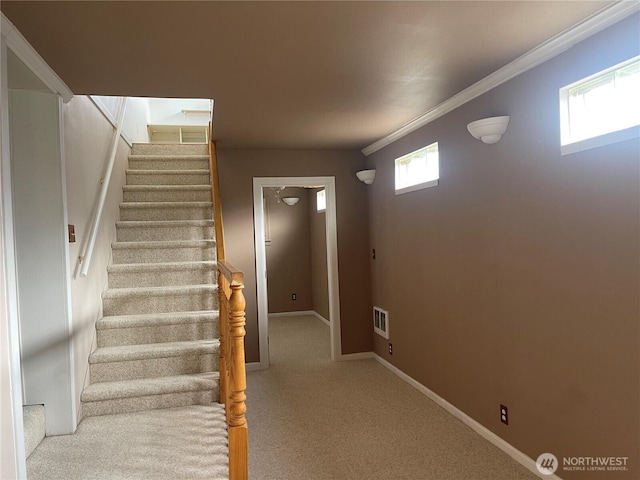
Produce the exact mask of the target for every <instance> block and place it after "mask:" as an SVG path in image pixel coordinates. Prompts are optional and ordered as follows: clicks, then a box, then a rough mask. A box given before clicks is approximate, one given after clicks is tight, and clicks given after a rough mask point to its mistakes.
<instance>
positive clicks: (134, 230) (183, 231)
mask: <svg viewBox="0 0 640 480" xmlns="http://www.w3.org/2000/svg"><path fill="white" fill-rule="evenodd" d="M116 237H117V239H118V241H119V242H145V241H162V240H210V239H212V238H213V227H199V226H193V227H119V226H118V227H116Z"/></svg>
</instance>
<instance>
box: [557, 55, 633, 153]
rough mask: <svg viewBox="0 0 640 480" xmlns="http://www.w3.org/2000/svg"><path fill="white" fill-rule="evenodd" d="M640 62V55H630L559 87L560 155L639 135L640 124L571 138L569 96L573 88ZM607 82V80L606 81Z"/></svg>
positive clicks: (586, 84)
mask: <svg viewBox="0 0 640 480" xmlns="http://www.w3.org/2000/svg"><path fill="white" fill-rule="evenodd" d="M638 62H640V55H638V56H635V57H632V58H630V59H628V60H625V61H623V62H620V63H617V64H616V65H613V66H611V67H609V68H605V69H603V70H600V71H598V72H596V73H594V74H592V75H589V76H587V77H584V78H582V79H580V80H578V81H575V82H572V83H570V84H568V85H565V86H564V87H561V88H560V89H559V91H558V95H559V111H560V132H559V133H560V153H561V155H568V154H571V153H577V152H581V151H584V150H590V149H592V148H597V147H602V146H605V145H610V144H613V143H618V142H623V141H625V140H631V139H634V138H638V137H640V125H632V126H630V127H626V128H623V129H619V130H614V131H610V132H603V133H600V134H595V135H593V136H590V137H587V138H582V139H578V140H572V139H571V132H570V124H571V122H570V115H571V111H570V105H569V96H570V92H571V91H572V90H575V89H579V88H581V87H582V88H585V87H587V86H588V85H589V84H596V83H598V82H602V81H603V79H604V77H606V76H608V75H611V74H614V73H615V72H617V71H620V70H623V69H624V68H627V67H629V66H631V65H633V64H634V63H638ZM607 83H608V82H607Z"/></svg>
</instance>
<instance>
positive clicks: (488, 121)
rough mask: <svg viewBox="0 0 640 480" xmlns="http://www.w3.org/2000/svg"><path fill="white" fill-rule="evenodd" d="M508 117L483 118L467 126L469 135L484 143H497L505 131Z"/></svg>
mask: <svg viewBox="0 0 640 480" xmlns="http://www.w3.org/2000/svg"><path fill="white" fill-rule="evenodd" d="M507 125H509V115H504V116H502V117H490V118H483V119H482V120H476V121H475V122H471V123H470V124H469V125H467V129H468V130H469V133H470V134H471V135H473V136H474V137H475V138H477V139H478V140H482V141H483V142H484V143H489V144H491V143H498V142H499V141H500V139H501V138H502V135H504V132H506V131H507Z"/></svg>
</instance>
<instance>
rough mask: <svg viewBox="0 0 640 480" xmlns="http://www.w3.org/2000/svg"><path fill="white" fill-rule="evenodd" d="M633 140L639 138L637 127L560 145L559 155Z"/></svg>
mask: <svg viewBox="0 0 640 480" xmlns="http://www.w3.org/2000/svg"><path fill="white" fill-rule="evenodd" d="M634 138H640V126H639V125H636V126H635V127H629V128H625V129H624V130H618V131H617V132H610V133H605V134H604V135H599V136H597V137H591V138H585V139H584V140H580V141H577V142H574V143H568V144H566V145H560V154H561V155H570V154H572V153H578V152H583V151H585V150H591V149H592V148H598V147H604V146H605V145H611V144H613V143H618V142H624V141H626V140H633V139H634Z"/></svg>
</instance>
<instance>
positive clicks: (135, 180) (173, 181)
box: [127, 172, 210, 185]
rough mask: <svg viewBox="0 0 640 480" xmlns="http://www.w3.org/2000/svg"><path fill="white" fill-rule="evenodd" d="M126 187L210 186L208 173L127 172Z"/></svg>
mask: <svg viewBox="0 0 640 480" xmlns="http://www.w3.org/2000/svg"><path fill="white" fill-rule="evenodd" d="M127 185H210V182H209V174H208V173H191V174H187V173H179V174H176V173H155V174H151V173H137V172H127Z"/></svg>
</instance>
